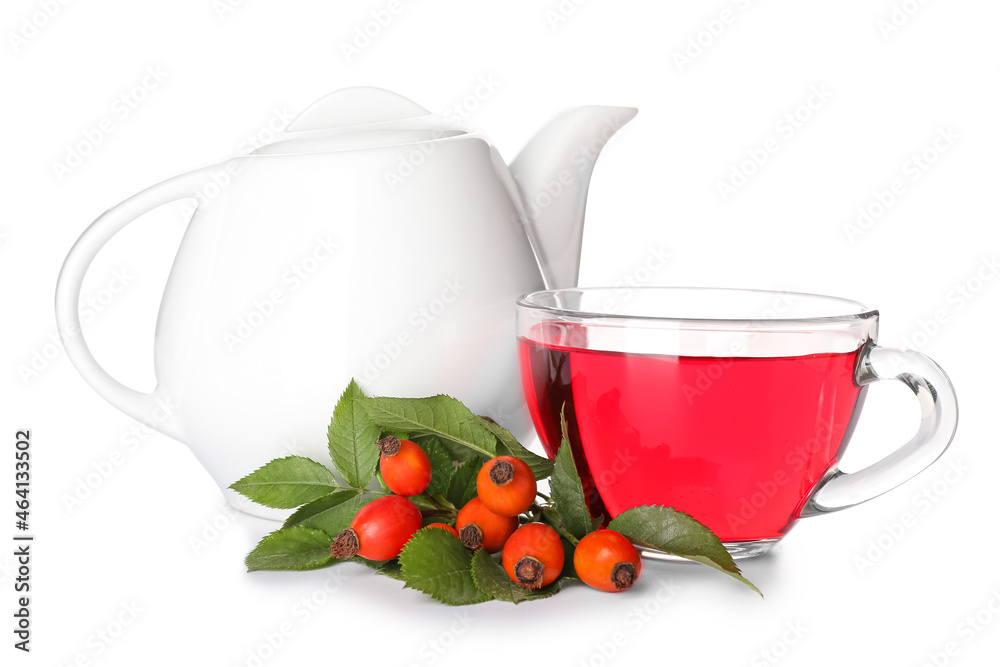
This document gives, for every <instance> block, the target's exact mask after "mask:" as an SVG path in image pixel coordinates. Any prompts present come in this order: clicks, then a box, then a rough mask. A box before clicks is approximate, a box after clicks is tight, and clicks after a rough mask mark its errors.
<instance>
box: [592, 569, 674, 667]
mask: <svg viewBox="0 0 1000 667" xmlns="http://www.w3.org/2000/svg"><path fill="white" fill-rule="evenodd" d="M679 590H680V586H678V585H677V584H676V583H674V580H673V579H672V578H671V579H666V580H660V581H659V582H658V583H657V586H656V591H655V592H654V593H652V594H650V593H645V595H644V597H645V598H646V600H645V602H643V603H642V604H640V605H636V606H635V607H633V608H632V609H631V610H630V611H629V612H628V613H627V614H625V617H624V618H623V619H622V626H623V629H620V630H616V631H615V632H613V633H611V635H610V636H608V637H606V638H605V639H602V640H600V641H597V642H595V643H594V644H593V648H592V650H591V651H590V653H589V654H587V655H586V656H584V657H582V658H580V659H579V660H577V662H576V663H574V664H575V665H577V667H607V665H610V664H611V663H612V661H613V660H614V658H615V656H617V655H618V654H619V652H621V650H622V648H624V647H625V646H626V645H628V643H629V641H631V639H633V638H634V637H635V636H636V635H638V634H639V633H640V632H642V631H643V630H644V629H645V628H646V627H647V626H648V625H649V624H650V623H652V622H653V620H654V619H655V618H656V616H657V615H658V614H659V613H660V612H662V611H663V610H664V609H665V608H666V607H667V605H668V604H669V603H670V601H671V600H673V599H674V597H676V596H677V593H678V591H679Z"/></svg>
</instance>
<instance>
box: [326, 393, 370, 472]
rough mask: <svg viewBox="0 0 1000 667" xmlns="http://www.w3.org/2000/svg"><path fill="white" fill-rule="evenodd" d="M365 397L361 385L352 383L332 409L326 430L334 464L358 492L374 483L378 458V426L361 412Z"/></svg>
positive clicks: (365, 413) (366, 414)
mask: <svg viewBox="0 0 1000 667" xmlns="http://www.w3.org/2000/svg"><path fill="white" fill-rule="evenodd" d="M364 398H365V395H364V393H362V391H361V388H360V387H358V383H357V382H355V381H354V380H351V383H350V384H349V385H347V389H345V390H344V393H343V395H341V397H340V400H339V401H337V406H336V407H335V408H334V409H333V419H331V420H330V428H329V430H328V431H327V438H328V440H329V445H330V458H331V459H333V465H334V466H335V467H336V468H337V471H338V472H339V473H340V474H341V476H342V477H343V478H344V480H345V481H346V482H347V483H348V484H350V485H351V486H353V487H355V488H358V489H363V488H365V487H366V486H368V485H369V484H370V483H371V481H372V477H373V476H374V475H375V466H377V465H378V458H379V451H378V447H377V446H376V444H375V443H376V441H378V436H379V427H378V426H377V425H376V424H375V423H373V422H372V420H371V419H370V418H369V417H368V413H367V412H365V411H364V409H362V407H361V401H362V400H364Z"/></svg>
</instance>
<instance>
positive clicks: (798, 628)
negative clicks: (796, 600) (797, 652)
mask: <svg viewBox="0 0 1000 667" xmlns="http://www.w3.org/2000/svg"><path fill="white" fill-rule="evenodd" d="M808 631H809V628H807V627H806V626H805V625H804V624H803V623H802V621H801V620H795V621H785V627H784V630H783V631H782V633H781V635H780V636H779V637H778V638H777V639H775V640H774V641H773V642H771V643H770V644H769V645H768V646H767V647H766V648H762V649H761V650H759V651H757V652H756V653H754V654H753V657H751V658H750V667H774V665H778V664H780V663H782V662H783V661H784V660H785V658H787V657H788V654H789V653H791V651H792V648H793V647H795V646H797V645H798V643H799V642H800V641H802V638H803V637H805V636H806V633H807V632H808Z"/></svg>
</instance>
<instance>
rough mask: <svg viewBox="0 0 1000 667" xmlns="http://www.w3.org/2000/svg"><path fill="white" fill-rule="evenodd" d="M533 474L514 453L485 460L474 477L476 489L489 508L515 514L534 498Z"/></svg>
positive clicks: (524, 508) (509, 514) (508, 514)
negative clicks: (484, 463)
mask: <svg viewBox="0 0 1000 667" xmlns="http://www.w3.org/2000/svg"><path fill="white" fill-rule="evenodd" d="M536 490H537V487H536V485H535V474H534V473H533V472H531V468H529V467H528V464H527V463H525V462H524V461H522V460H521V459H519V458H517V457H515V456H498V457H496V458H495V459H491V460H490V461H487V462H486V465H484V466H483V467H482V468H481V469H480V470H479V475H478V477H476V493H478V494H479V497H480V499H482V501H483V504H484V505H486V507H487V508H489V510H490V511H491V512H494V513H495V514H500V515H503V516H517V515H518V514H520V513H521V512H523V511H525V510H526V509H528V508H529V507H531V503H533V502H535V492H536Z"/></svg>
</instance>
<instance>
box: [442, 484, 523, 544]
mask: <svg viewBox="0 0 1000 667" xmlns="http://www.w3.org/2000/svg"><path fill="white" fill-rule="evenodd" d="M455 527H456V528H458V538H459V539H460V540H462V544H464V545H465V546H467V547H468V548H470V549H472V550H473V551H475V550H476V549H480V548H482V549H485V550H486V552H487V553H491V554H495V553H496V552H498V551H500V550H501V549H503V545H504V543H505V542H506V541H507V538H508V537H510V536H511V534H512V533H513V532H514V531H515V530H517V517H516V516H500V515H499V514H494V513H493V512H491V511H490V510H489V509H487V508H486V505H484V504H483V501H482V500H480V499H479V498H473V499H472V500H470V501H469V502H467V503H466V504H465V507H463V508H462V509H461V510H459V512H458V520H457V521H455Z"/></svg>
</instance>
